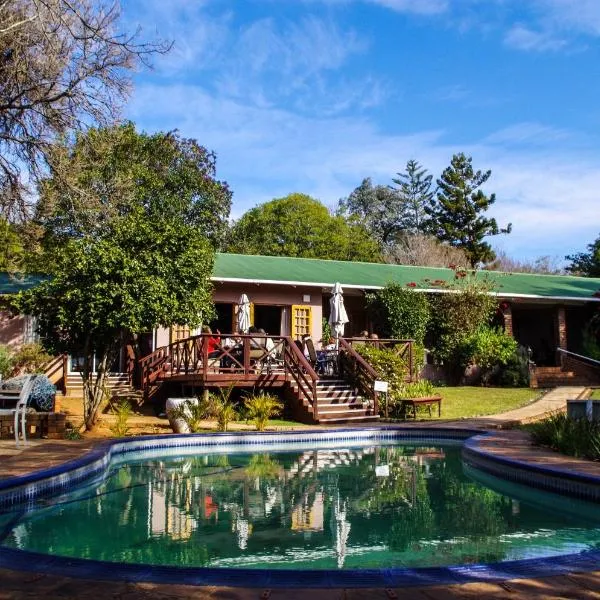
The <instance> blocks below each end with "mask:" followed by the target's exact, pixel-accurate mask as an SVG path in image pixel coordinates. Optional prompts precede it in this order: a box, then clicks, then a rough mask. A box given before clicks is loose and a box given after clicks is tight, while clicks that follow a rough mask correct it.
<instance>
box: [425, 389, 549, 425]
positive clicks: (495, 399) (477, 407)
mask: <svg viewBox="0 0 600 600" xmlns="http://www.w3.org/2000/svg"><path fill="white" fill-rule="evenodd" d="M434 393H435V394H439V395H440V396H441V397H442V416H441V418H442V419H460V418H461V417H479V416H483V415H493V414H496V413H501V412H506V411H508V410H512V409H513V408H519V407H520V406H525V405H526V404H529V403H530V402H531V401H532V400H535V399H536V398H537V397H538V396H539V395H540V391H539V390H532V389H530V388H491V387H488V388H486V387H471V386H461V387H436V388H435V392H434ZM433 413H435V418H436V419H437V411H434V409H433V408H432V414H433ZM425 414H426V415H427V418H429V415H428V413H425Z"/></svg>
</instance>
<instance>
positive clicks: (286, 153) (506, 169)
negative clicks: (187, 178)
mask: <svg viewBox="0 0 600 600" xmlns="http://www.w3.org/2000/svg"><path fill="white" fill-rule="evenodd" d="M130 115H131V116H132V117H133V118H135V120H136V121H137V122H138V123H139V124H140V125H141V126H142V127H144V128H146V129H149V130H153V129H171V128H175V127H178V128H180V130H181V131H182V132H183V133H184V135H186V136H190V137H195V138H197V139H198V140H199V141H200V143H202V144H204V145H206V146H207V147H208V148H210V149H214V150H216V152H217V154H218V176H219V177H222V178H224V179H226V180H227V181H228V182H229V183H230V185H231V186H232V188H233V190H234V193H235V195H234V215H235V216H239V215H240V214H241V213H242V212H244V211H245V210H247V209H248V208H250V207H251V206H254V205H255V204H257V203H259V202H264V201H266V200H269V199H271V198H274V197H278V196H283V195H285V194H288V193H290V192H292V191H300V192H305V193H308V194H312V195H314V196H315V197H317V198H319V199H321V200H322V201H323V202H324V203H325V204H326V205H331V204H334V203H335V202H336V201H337V200H338V199H339V198H340V197H343V196H346V195H348V194H349V193H350V192H351V191H352V189H354V187H356V186H357V185H358V184H359V183H360V181H361V180H362V178H363V177H367V176H370V177H372V178H373V180H374V181H375V182H378V183H390V181H391V178H392V177H393V176H394V175H395V173H396V172H398V171H402V170H403V168H404V166H405V164H406V161H407V160H408V159H410V158H416V159H417V160H419V161H420V162H421V163H422V164H423V165H424V166H425V167H427V168H428V169H429V170H430V172H431V173H433V174H434V175H436V176H437V174H439V173H440V172H441V171H442V170H443V168H445V167H446V166H447V164H448V163H449V161H450V157H451V156H452V154H453V153H455V152H459V151H463V152H465V153H467V154H469V155H472V156H473V165H474V167H475V168H476V169H481V170H484V169H488V168H490V169H492V177H491V178H490V180H489V182H488V185H487V186H486V191H487V192H495V193H496V194H497V198H498V200H497V203H496V205H494V207H493V208H492V209H491V211H490V213H491V214H492V215H493V216H495V217H496V218H497V220H498V223H499V225H501V226H504V225H506V223H508V222H509V221H511V222H512V223H513V233H512V234H510V235H509V236H498V237H496V238H494V239H493V242H494V244H496V245H502V246H503V247H505V248H506V250H507V251H508V252H509V254H510V255H512V256H517V257H521V258H534V257H536V256H539V255H542V254H547V255H553V256H554V255H559V256H563V255H565V254H568V253H570V252H573V251H574V250H576V249H577V248H579V247H583V246H585V244H586V243H589V241H591V240H592V239H595V237H596V236H597V233H598V231H600V213H598V211H597V194H596V190H598V189H600V166H599V163H598V161H597V160H595V158H594V156H593V155H592V152H591V150H589V148H588V145H587V143H586V144H580V141H581V140H580V139H579V137H578V136H574V135H571V134H570V133H569V132H564V131H563V132H561V131H557V130H553V129H552V128H548V127H545V126H544V125H539V124H535V123H528V124H522V125H519V126H515V127H514V128H507V129H504V130H502V131H499V132H497V133H495V134H490V135H489V136H487V137H486V138H483V139H481V140H480V141H478V142H474V143H472V144H470V145H466V144H463V145H461V146H460V147H458V146H455V145H453V144H449V143H447V142H445V141H444V136H443V132H441V131H423V132H420V133H416V134H412V135H408V134H405V135H392V134H387V133H385V132H381V131H379V130H378V129H377V128H376V127H375V126H374V125H373V124H372V123H371V122H370V121H369V120H368V119H367V118H352V119H351V118H340V117H329V118H316V117H310V116H300V115H298V114H294V113H292V112H289V111H287V110H281V109H274V108H263V107H258V106H249V105H245V104H243V103H242V102H240V101H237V100H233V99H229V100H227V99H223V98H219V97H215V96H212V95H211V94H210V93H207V92H206V91H203V90H201V89H199V88H197V87H192V86H183V85H178V86H168V87H160V86H148V85H146V86H140V87H139V88H138V90H137V91H136V94H135V99H134V102H133V103H132V105H131V106H130ZM561 136H562V137H561ZM564 139H567V140H569V141H570V143H569V144H563V143H559V142H560V141H561V140H564ZM531 142H534V143H531Z"/></svg>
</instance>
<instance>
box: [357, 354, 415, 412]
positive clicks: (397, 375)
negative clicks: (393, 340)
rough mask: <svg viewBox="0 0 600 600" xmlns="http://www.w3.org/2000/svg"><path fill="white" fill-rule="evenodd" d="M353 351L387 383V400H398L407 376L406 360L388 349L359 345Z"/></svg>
mask: <svg viewBox="0 0 600 600" xmlns="http://www.w3.org/2000/svg"><path fill="white" fill-rule="evenodd" d="M355 349H356V351H357V352H358V353H359V354H360V355H361V356H362V357H363V358H364V359H365V360H366V361H367V362H368V363H369V364H370V365H371V366H372V367H373V368H374V369H375V370H376V371H377V374H378V376H379V377H380V378H381V379H382V380H383V381H387V382H388V390H389V391H388V396H389V399H390V400H391V401H393V400H394V399H396V398H398V395H399V393H400V391H401V390H402V388H403V387H404V385H405V381H406V376H407V374H408V364H407V362H406V360H405V359H404V358H402V357H401V356H399V355H398V354H396V353H395V352H394V351H393V350H390V349H388V348H376V347H375V346H370V345H369V344H361V345H358V346H356V347H355Z"/></svg>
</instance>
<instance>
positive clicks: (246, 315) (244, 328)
mask: <svg viewBox="0 0 600 600" xmlns="http://www.w3.org/2000/svg"><path fill="white" fill-rule="evenodd" d="M237 327H238V331H239V332H240V333H248V329H250V300H249V299H248V296H246V294H242V295H241V296H240V299H239V301H238V314H237Z"/></svg>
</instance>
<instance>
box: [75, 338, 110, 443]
mask: <svg viewBox="0 0 600 600" xmlns="http://www.w3.org/2000/svg"><path fill="white" fill-rule="evenodd" d="M91 358H92V359H93V354H92V355H91ZM114 358H115V349H114V348H107V349H106V350H105V351H104V352H103V353H102V354H101V355H100V356H96V360H97V361H98V362H97V363H96V377H95V378H94V377H93V375H94V373H93V372H92V370H91V369H89V370H87V372H86V376H85V377H84V380H83V407H84V423H85V430H86V431H92V430H93V429H94V428H95V427H96V424H97V422H98V411H99V409H100V405H101V404H102V401H103V400H104V398H105V397H106V396H107V394H108V388H107V385H106V380H107V375H108V372H107V365H109V364H110V363H111V362H112V361H113V360H114ZM87 363H88V360H87V357H86V366H87ZM89 363H90V365H91V364H92V363H91V360H90V361H89ZM84 371H85V369H84ZM82 376H83V374H82Z"/></svg>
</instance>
